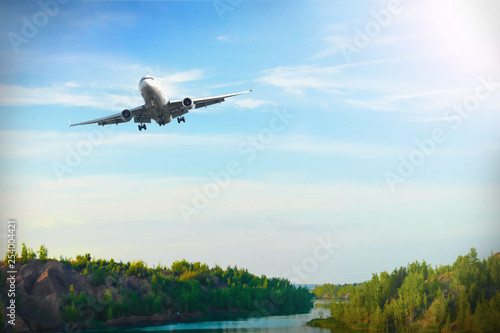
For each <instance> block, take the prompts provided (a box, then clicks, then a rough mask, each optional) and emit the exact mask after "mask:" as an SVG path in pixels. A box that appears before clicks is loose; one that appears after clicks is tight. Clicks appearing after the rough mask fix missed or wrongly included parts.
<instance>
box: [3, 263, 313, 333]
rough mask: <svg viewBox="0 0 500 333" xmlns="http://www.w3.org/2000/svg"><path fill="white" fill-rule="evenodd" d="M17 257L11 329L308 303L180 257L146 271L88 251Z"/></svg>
mask: <svg viewBox="0 0 500 333" xmlns="http://www.w3.org/2000/svg"><path fill="white" fill-rule="evenodd" d="M18 261H19V262H18V263H17V264H16V270H17V271H18V274H17V278H16V282H17V283H16V284H17V293H16V312H17V314H16V315H17V318H16V330H17V331H23V330H26V331H29V330H31V331H40V330H56V329H63V328H64V327H72V328H89V327H98V326H114V325H123V324H137V323H149V322H176V321H186V320H197V319H202V318H203V319H224V318H238V317H248V316H267V315H277V314H293V313H301V312H307V311H309V310H310V308H311V307H312V301H311V299H312V295H311V294H310V292H309V291H308V290H307V289H306V288H303V287H298V288H297V287H295V286H294V285H293V284H291V283H290V282H289V281H288V280H286V279H282V278H267V277H266V276H260V277H259V276H256V275H253V274H251V273H249V272H248V271H247V270H246V269H238V268H237V267H227V268H226V269H222V268H221V267H219V266H215V267H213V268H210V267H208V266H207V265H205V264H201V263H199V262H197V263H189V262H187V261H185V260H182V261H176V262H174V263H173V264H172V266H171V267H165V266H158V267H155V268H150V267H147V265H146V264H144V262H142V261H136V262H127V263H123V262H115V261H114V260H113V259H111V260H102V259H98V260H95V259H92V258H91V257H90V254H86V255H79V256H77V259H76V260H72V259H67V258H60V260H55V259H45V260H40V259H34V258H33V256H31V258H29V256H22V257H21V258H19V259H18ZM6 272H7V267H5V265H4V264H3V263H0V275H1V277H0V278H1V279H0V281H2V282H1V283H2V284H1V285H0V287H1V300H2V302H3V304H7V302H8V301H9V298H8V297H7V286H6V285H5V280H6V279H5V277H6ZM2 308H3V309H4V311H5V306H2ZM4 323H5V324H6V326H5V327H7V328H9V326H8V325H7V323H6V321H5V322H4Z"/></svg>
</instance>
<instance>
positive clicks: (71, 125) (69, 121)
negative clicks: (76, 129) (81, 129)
mask: <svg viewBox="0 0 500 333" xmlns="http://www.w3.org/2000/svg"><path fill="white" fill-rule="evenodd" d="M68 123H69V127H71V126H73V125H72V124H71V121H70V120H69V118H68Z"/></svg>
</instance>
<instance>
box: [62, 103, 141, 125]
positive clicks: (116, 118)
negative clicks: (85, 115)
mask: <svg viewBox="0 0 500 333" xmlns="http://www.w3.org/2000/svg"><path fill="white" fill-rule="evenodd" d="M129 111H130V113H131V116H130V119H132V118H133V117H137V116H142V115H143V114H146V108H145V107H144V105H142V106H138V107H136V108H133V109H130V110H129ZM128 121H129V120H123V118H122V113H121V112H120V113H116V114H112V115H110V116H106V117H102V118H98V119H94V120H89V121H84V122H81V123H76V124H72V123H70V124H69V127H72V126H78V125H88V124H96V123H97V125H101V126H104V125H113V124H116V125H118V124H120V123H125V122H128Z"/></svg>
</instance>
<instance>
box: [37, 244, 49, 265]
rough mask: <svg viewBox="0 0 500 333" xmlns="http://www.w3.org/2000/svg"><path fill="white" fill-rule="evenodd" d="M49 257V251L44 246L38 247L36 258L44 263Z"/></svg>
mask: <svg viewBox="0 0 500 333" xmlns="http://www.w3.org/2000/svg"><path fill="white" fill-rule="evenodd" d="M48 256H49V250H48V249H47V248H46V247H45V244H42V245H40V250H38V258H39V259H40V260H41V261H46V260H47V258H48Z"/></svg>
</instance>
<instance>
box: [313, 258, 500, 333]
mask: <svg viewBox="0 0 500 333" xmlns="http://www.w3.org/2000/svg"><path fill="white" fill-rule="evenodd" d="M314 294H315V295H316V297H319V298H331V299H332V300H333V302H332V303H331V306H330V310H331V317H330V318H327V319H316V320H313V321H311V322H309V324H310V325H311V326H320V327H332V326H344V327H353V328H370V329H382V330H384V329H391V328H400V329H406V328H426V329H429V330H440V331H442V332H448V331H455V330H464V331H467V332H500V253H497V254H493V253H491V255H490V256H489V257H488V258H487V259H483V260H480V259H479V258H478V256H477V251H476V249H475V248H472V249H471V250H470V252H469V253H468V254H467V255H464V256H459V257H458V258H457V259H456V261H455V262H454V263H453V265H444V266H443V265H441V266H439V267H437V266H436V267H432V266H431V265H429V264H427V263H426V262H425V260H424V261H422V262H421V263H420V262H418V261H415V262H413V263H411V264H408V266H407V267H400V268H399V269H394V270H393V271H392V272H391V273H388V272H381V273H380V274H373V275H372V279H371V280H369V281H366V282H364V283H358V284H345V285H333V284H325V285H322V286H316V287H315V289H314Z"/></svg>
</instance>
